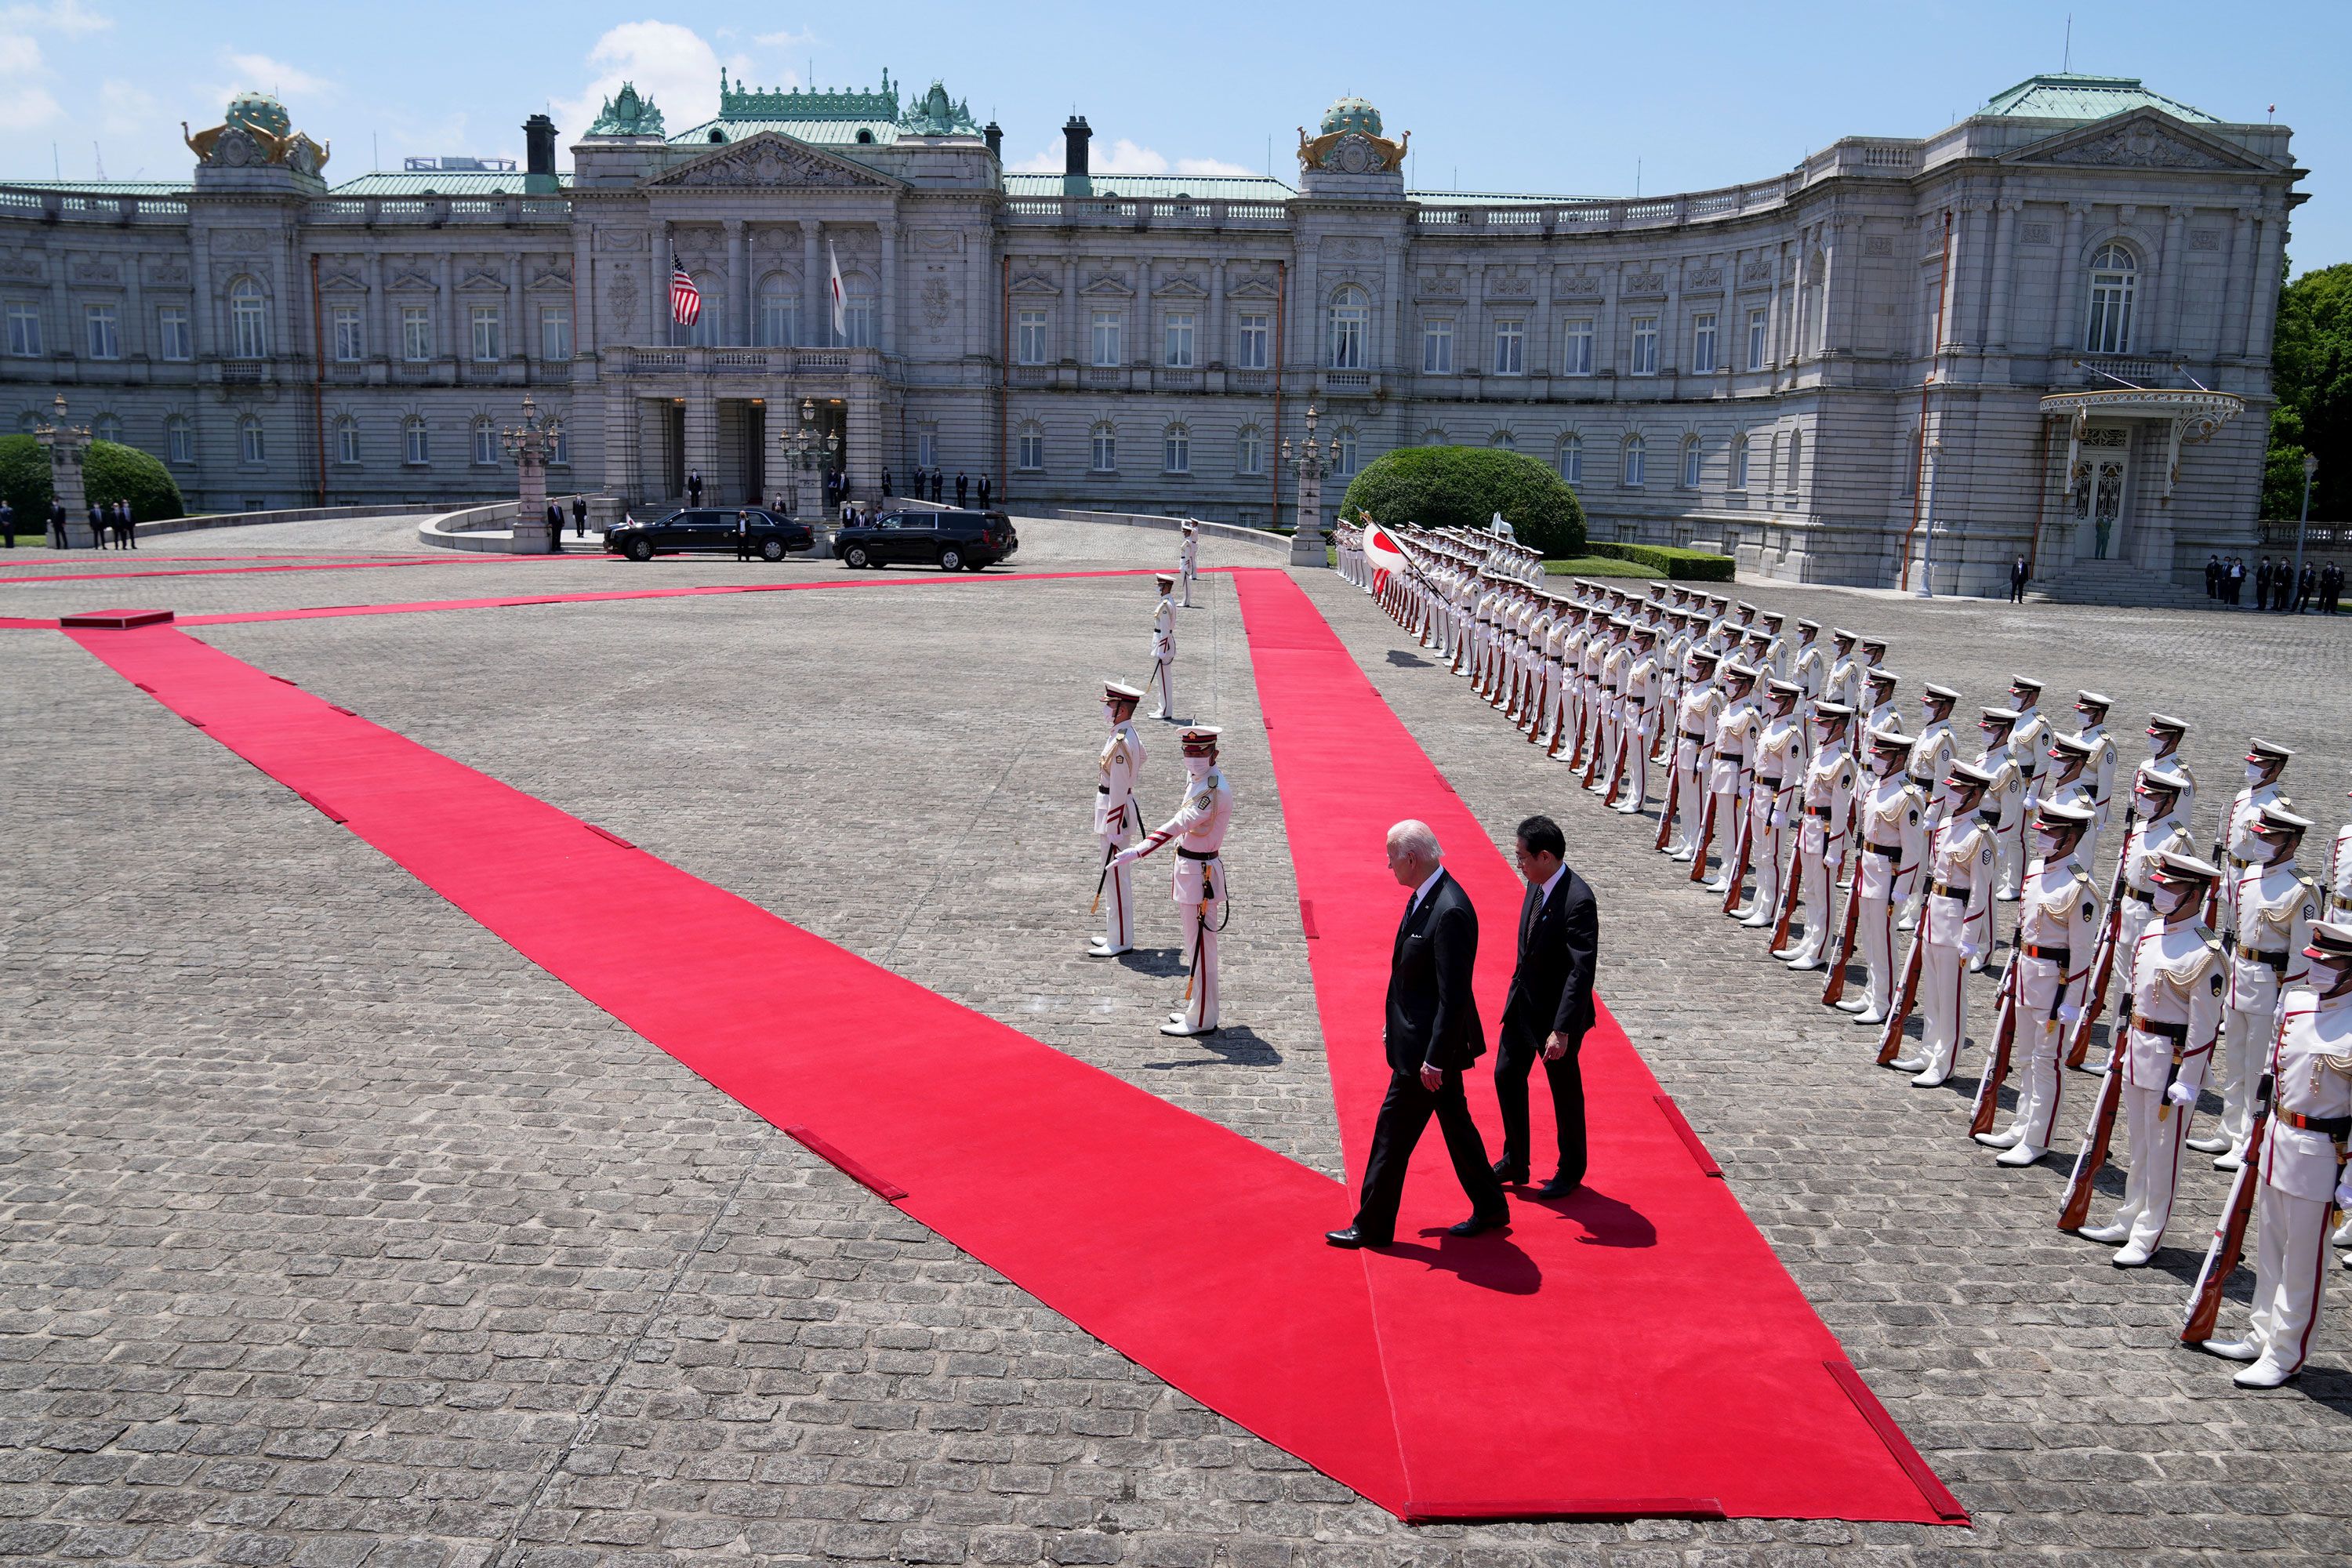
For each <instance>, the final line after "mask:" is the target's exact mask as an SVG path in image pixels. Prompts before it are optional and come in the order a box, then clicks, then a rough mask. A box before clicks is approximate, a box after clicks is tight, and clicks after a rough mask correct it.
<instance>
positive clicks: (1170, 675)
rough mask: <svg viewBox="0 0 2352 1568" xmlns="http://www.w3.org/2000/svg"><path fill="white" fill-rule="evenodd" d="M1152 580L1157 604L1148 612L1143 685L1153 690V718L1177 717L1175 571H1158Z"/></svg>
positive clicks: (1168, 718)
mask: <svg viewBox="0 0 2352 1568" xmlns="http://www.w3.org/2000/svg"><path fill="white" fill-rule="evenodd" d="M1152 581H1153V582H1154V583H1156V584H1159V588H1160V603H1159V605H1158V606H1157V607H1155V608H1154V609H1153V610H1152V612H1151V679H1150V680H1149V681H1148V682H1146V685H1148V686H1149V687H1150V689H1151V690H1152V691H1153V692H1154V693H1156V694H1157V695H1156V700H1157V701H1158V702H1159V704H1160V706H1159V707H1157V708H1155V709H1153V710H1151V716H1152V717H1153V718H1154V719H1165V720H1167V721H1170V722H1171V723H1173V722H1175V720H1176V574H1174V573H1172V572H1161V573H1159V574H1156V575H1155V576H1154V577H1153V579H1152Z"/></svg>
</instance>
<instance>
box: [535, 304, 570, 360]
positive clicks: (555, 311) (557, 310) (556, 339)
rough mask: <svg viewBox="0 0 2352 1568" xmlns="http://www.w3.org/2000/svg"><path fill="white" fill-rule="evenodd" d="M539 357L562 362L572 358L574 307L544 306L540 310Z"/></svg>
mask: <svg viewBox="0 0 2352 1568" xmlns="http://www.w3.org/2000/svg"><path fill="white" fill-rule="evenodd" d="M539 357H540V358H541V359H544V360H556V361H562V360H568V359H570V358H571V357H572V307H571V306H569V305H542V306H541V307H540V310H539Z"/></svg>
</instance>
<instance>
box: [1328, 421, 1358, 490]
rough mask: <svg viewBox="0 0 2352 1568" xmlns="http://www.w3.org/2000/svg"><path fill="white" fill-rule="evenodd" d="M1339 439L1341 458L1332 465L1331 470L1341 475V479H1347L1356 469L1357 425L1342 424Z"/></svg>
mask: <svg viewBox="0 0 2352 1568" xmlns="http://www.w3.org/2000/svg"><path fill="white" fill-rule="evenodd" d="M1337 439H1338V441H1339V460H1338V461H1337V462H1335V463H1333V464H1332V465H1331V471H1332V472H1333V473H1335V474H1337V475H1339V477H1340V478H1341V479H1346V478H1347V477H1348V476H1349V475H1350V474H1353V473H1354V472H1355V471H1356V431H1355V426H1351V425H1342V426H1339V436H1338V437H1337Z"/></svg>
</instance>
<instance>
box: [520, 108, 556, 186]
mask: <svg viewBox="0 0 2352 1568" xmlns="http://www.w3.org/2000/svg"><path fill="white" fill-rule="evenodd" d="M522 144H523V182H522V188H523V189H524V190H526V191H530V192H533V193H544V192H552V191H553V190H554V189H555V121H552V120H550V119H549V118H548V117H547V116H546V115H544V114H534V115H532V116H531V117H530V119H529V120H526V121H523V122H522Z"/></svg>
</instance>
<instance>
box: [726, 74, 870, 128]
mask: <svg viewBox="0 0 2352 1568" xmlns="http://www.w3.org/2000/svg"><path fill="white" fill-rule="evenodd" d="M719 119H721V120H761V121H769V120H772V121H793V120H863V121H876V120H879V121H890V122H892V123H896V122H897V121H898V88H896V87H895V86H893V85H892V84H891V81H890V71H889V68H887V67H885V68H883V71H882V85H881V86H880V87H878V88H874V89H865V88H847V89H842V90H840V91H837V92H818V91H815V90H814V89H812V90H810V91H807V92H803V91H801V90H800V89H797V88H795V89H793V90H792V91H790V92H786V91H784V90H783V89H781V88H750V87H745V86H744V85H743V84H742V83H740V82H737V83H735V84H733V85H732V86H730V85H729V84H728V80H727V69H726V68H725V67H724V66H722V67H720V68H719Z"/></svg>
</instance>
